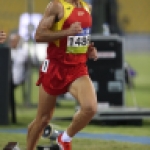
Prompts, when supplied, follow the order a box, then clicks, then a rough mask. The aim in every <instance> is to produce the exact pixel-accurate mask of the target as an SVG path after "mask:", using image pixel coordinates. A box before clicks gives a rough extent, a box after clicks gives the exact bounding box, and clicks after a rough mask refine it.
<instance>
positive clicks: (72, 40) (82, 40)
mask: <svg viewBox="0 0 150 150" xmlns="http://www.w3.org/2000/svg"><path fill="white" fill-rule="evenodd" d="M87 45H89V36H69V37H68V40H67V47H84V46H87Z"/></svg>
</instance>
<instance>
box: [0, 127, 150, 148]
mask: <svg viewBox="0 0 150 150" xmlns="http://www.w3.org/2000/svg"><path fill="white" fill-rule="evenodd" d="M0 132H1V133H22V134H26V133H27V129H0ZM75 137H77V138H87V139H100V140H111V141H118V142H129V143H138V144H147V145H150V137H146V136H145V137H144V136H128V135H119V134H94V133H83V132H81V133H78V134H77V135H76V136H75Z"/></svg>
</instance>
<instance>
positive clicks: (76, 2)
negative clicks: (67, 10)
mask: <svg viewBox="0 0 150 150" xmlns="http://www.w3.org/2000/svg"><path fill="white" fill-rule="evenodd" d="M66 1H67V2H69V3H71V4H73V5H75V6H76V7H80V6H81V4H80V0H66Z"/></svg>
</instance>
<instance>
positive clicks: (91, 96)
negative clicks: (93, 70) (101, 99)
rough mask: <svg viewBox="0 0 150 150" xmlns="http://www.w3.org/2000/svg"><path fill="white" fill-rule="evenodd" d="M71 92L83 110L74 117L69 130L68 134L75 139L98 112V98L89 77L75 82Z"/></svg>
mask: <svg viewBox="0 0 150 150" xmlns="http://www.w3.org/2000/svg"><path fill="white" fill-rule="evenodd" d="M69 92H70V93H71V94H72V95H73V96H74V97H75V98H76V99H77V100H78V102H79V104H80V107H81V109H80V110H79V111H78V112H77V113H76V114H75V115H74V117H73V120H72V123H71V124H70V126H69V127H68V128H67V134H68V135H69V136H70V137H73V136H74V135H75V134H76V133H77V132H78V131H80V130H81V129H83V128H84V127H85V126H86V125H87V124H88V123H89V122H90V120H91V119H92V117H93V116H94V115H95V113H96V111H97V98H96V94H95V90H94V87H93V84H92V82H91V79H90V78H89V76H82V77H80V78H78V79H77V80H75V81H74V82H73V83H72V84H71V86H70V88H69Z"/></svg>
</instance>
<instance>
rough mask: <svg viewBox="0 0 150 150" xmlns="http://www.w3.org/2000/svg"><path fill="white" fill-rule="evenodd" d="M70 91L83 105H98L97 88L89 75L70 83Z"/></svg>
mask: <svg viewBox="0 0 150 150" xmlns="http://www.w3.org/2000/svg"><path fill="white" fill-rule="evenodd" d="M69 92H70V93H71V94H72V95H73V96H74V97H75V98H76V99H77V100H78V102H79V104H80V105H81V107H92V106H93V107H96V106H97V98H96V93H95V89H94V86H93V84H92V81H91V79H90V78H89V76H88V75H85V76H82V77H80V78H78V79H76V80H75V81H74V82H73V83H72V84H71V85H70V87H69Z"/></svg>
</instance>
